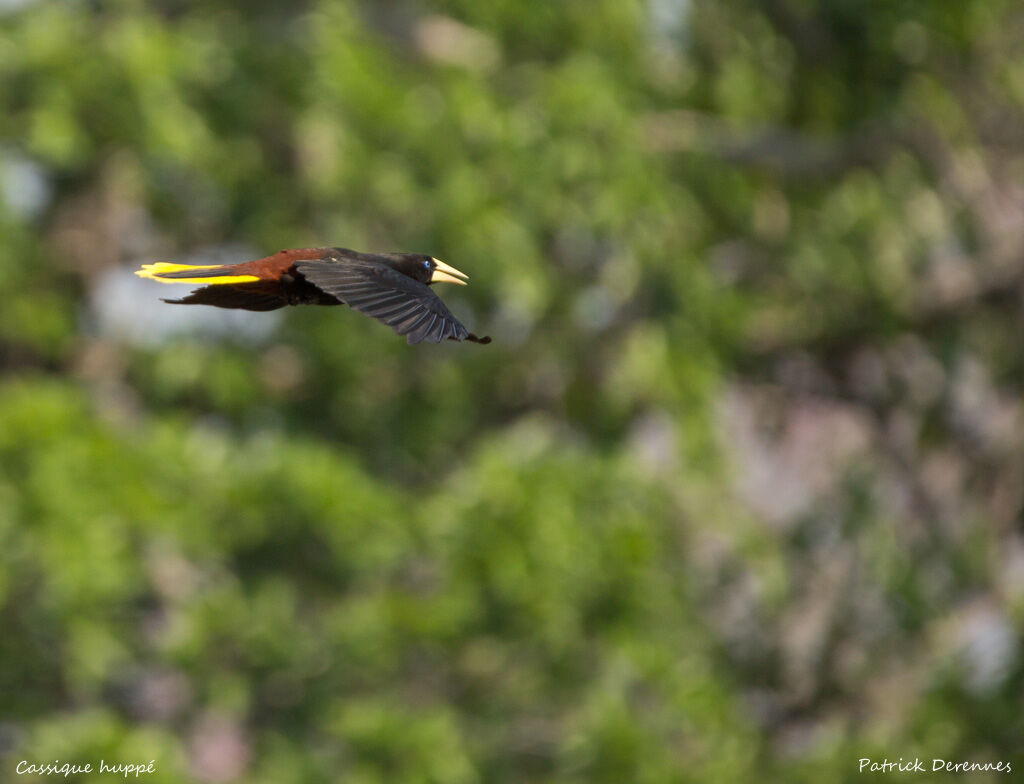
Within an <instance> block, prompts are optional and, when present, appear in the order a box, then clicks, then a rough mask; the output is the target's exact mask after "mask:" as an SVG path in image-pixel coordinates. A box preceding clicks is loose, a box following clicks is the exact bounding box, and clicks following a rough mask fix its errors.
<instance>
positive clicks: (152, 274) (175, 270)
mask: <svg viewBox="0 0 1024 784" xmlns="http://www.w3.org/2000/svg"><path fill="white" fill-rule="evenodd" d="M228 266H229V265H225V264H199V265H196V264H174V263H172V262H169V261H157V262H154V263H152V264H143V265H142V267H141V268H140V269H137V270H135V274H136V275H138V276H139V277H140V278H148V279H149V280H155V281H157V282H158V283H207V284H218V283H219V284H232V283H253V282H255V281H258V280H259V278H258V277H257V276H255V275H238V274H235V273H234V272H233V270H228V269H227V267H228Z"/></svg>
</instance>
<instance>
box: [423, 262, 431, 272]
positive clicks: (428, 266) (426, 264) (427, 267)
mask: <svg viewBox="0 0 1024 784" xmlns="http://www.w3.org/2000/svg"><path fill="white" fill-rule="evenodd" d="M423 269H426V270H428V269H430V262H429V261H425V262H423Z"/></svg>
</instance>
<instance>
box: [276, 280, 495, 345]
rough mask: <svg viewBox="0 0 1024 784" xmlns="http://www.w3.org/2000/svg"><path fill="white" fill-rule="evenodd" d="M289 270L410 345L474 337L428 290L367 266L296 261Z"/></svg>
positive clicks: (415, 283) (484, 339) (422, 285)
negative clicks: (402, 337) (388, 328)
mask: <svg viewBox="0 0 1024 784" xmlns="http://www.w3.org/2000/svg"><path fill="white" fill-rule="evenodd" d="M295 269H296V270H297V271H298V272H299V274H300V275H302V276H303V277H304V278H305V279H306V280H307V281H309V282H310V283H312V284H313V285H314V286H316V287H317V288H319V289H320V290H321V291H324V292H326V293H328V294H332V295H333V296H335V297H337V298H338V299H340V300H341V301H342V302H344V303H345V304H346V305H348V306H349V307H352V308H355V309H356V310H358V311H360V312H361V313H365V314H366V315H367V316H372V317H373V318H375V319H377V320H378V321H383V322H384V323H385V324H387V325H388V326H389V327H391V328H392V329H393V330H394V331H395V332H397V333H398V334H399V335H405V336H406V340H407V341H408V342H409V343H410V344H413V343H421V342H422V341H424V340H425V341H427V342H429V343H440V342H441V341H442V340H445V339H447V340H471V341H473V342H475V343H490V342H491V339H490V338H478V337H477V336H476V335H474V334H472V333H471V332H470V331H469V330H467V329H466V328H465V327H464V326H462V324H461V323H459V320H458V319H457V318H455V316H453V315H452V313H451V311H450V310H448V308H447V307H446V306H445V304H444V303H443V302H442V301H441V298H440V297H438V296H437V295H436V294H435V293H434V292H433V291H431V290H430V288H429V287H428V286H426V285H425V284H423V283H420V282H419V281H417V280H413V279H412V278H410V277H408V276H406V275H403V274H402V273H400V272H396V271H395V270H393V269H391V267H388V266H387V265H385V264H378V263H376V262H372V261H362V260H360V261H299V262H297V263H296V264H295Z"/></svg>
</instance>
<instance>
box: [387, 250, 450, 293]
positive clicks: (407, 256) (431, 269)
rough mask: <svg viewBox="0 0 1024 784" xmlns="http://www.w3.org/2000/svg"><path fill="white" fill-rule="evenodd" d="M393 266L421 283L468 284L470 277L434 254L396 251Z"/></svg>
mask: <svg viewBox="0 0 1024 784" xmlns="http://www.w3.org/2000/svg"><path fill="white" fill-rule="evenodd" d="M390 264H391V266H392V267H393V268H394V269H396V270H398V271H399V272H401V273H402V274H403V275H408V276H409V277H410V278H413V279H414V280H418V281H419V282H420V283H426V284H427V285H430V284H431V283H457V284H458V285H460V286H465V285H466V280H467V279H468V278H469V276H468V275H466V273H464V272H459V271H458V270H457V269H455V267H452V266H449V265H448V264H445V263H444V262H443V261H441V260H439V259H435V258H434V257H432V256H424V255H423V254H421V253H396V254H394V256H393V261H391V262H390Z"/></svg>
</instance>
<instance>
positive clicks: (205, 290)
mask: <svg viewBox="0 0 1024 784" xmlns="http://www.w3.org/2000/svg"><path fill="white" fill-rule="evenodd" d="M259 289H260V287H259V286H258V285H246V284H241V285H236V286H203V287H202V288H200V289H194V290H193V291H192V293H191V294H189V295H188V296H187V297H182V298H181V299H165V300H164V302H167V303H169V304H171V305H213V306H214V307H218V308H234V309H238V310H258V311H265V310H277V309H278V308H283V307H284V306H285V305H287V304H288V303H287V302H285V300H284V298H282V297H277V296H275V295H273V294H268V293H267V292H266V291H260V290H259Z"/></svg>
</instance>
